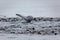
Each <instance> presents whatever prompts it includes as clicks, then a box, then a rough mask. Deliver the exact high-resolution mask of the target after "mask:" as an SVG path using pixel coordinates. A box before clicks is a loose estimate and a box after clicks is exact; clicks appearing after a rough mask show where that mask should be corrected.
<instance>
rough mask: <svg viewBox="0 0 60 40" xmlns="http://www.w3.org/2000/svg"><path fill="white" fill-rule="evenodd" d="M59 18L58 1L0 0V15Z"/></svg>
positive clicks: (59, 7) (59, 6)
mask: <svg viewBox="0 0 60 40" xmlns="http://www.w3.org/2000/svg"><path fill="white" fill-rule="evenodd" d="M16 13H18V14H21V15H24V16H28V15H32V16H35V17H36V16H38V17H60V0H0V15H5V16H7V17H11V16H12V17H14V16H16V15H15V14H16Z"/></svg>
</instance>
